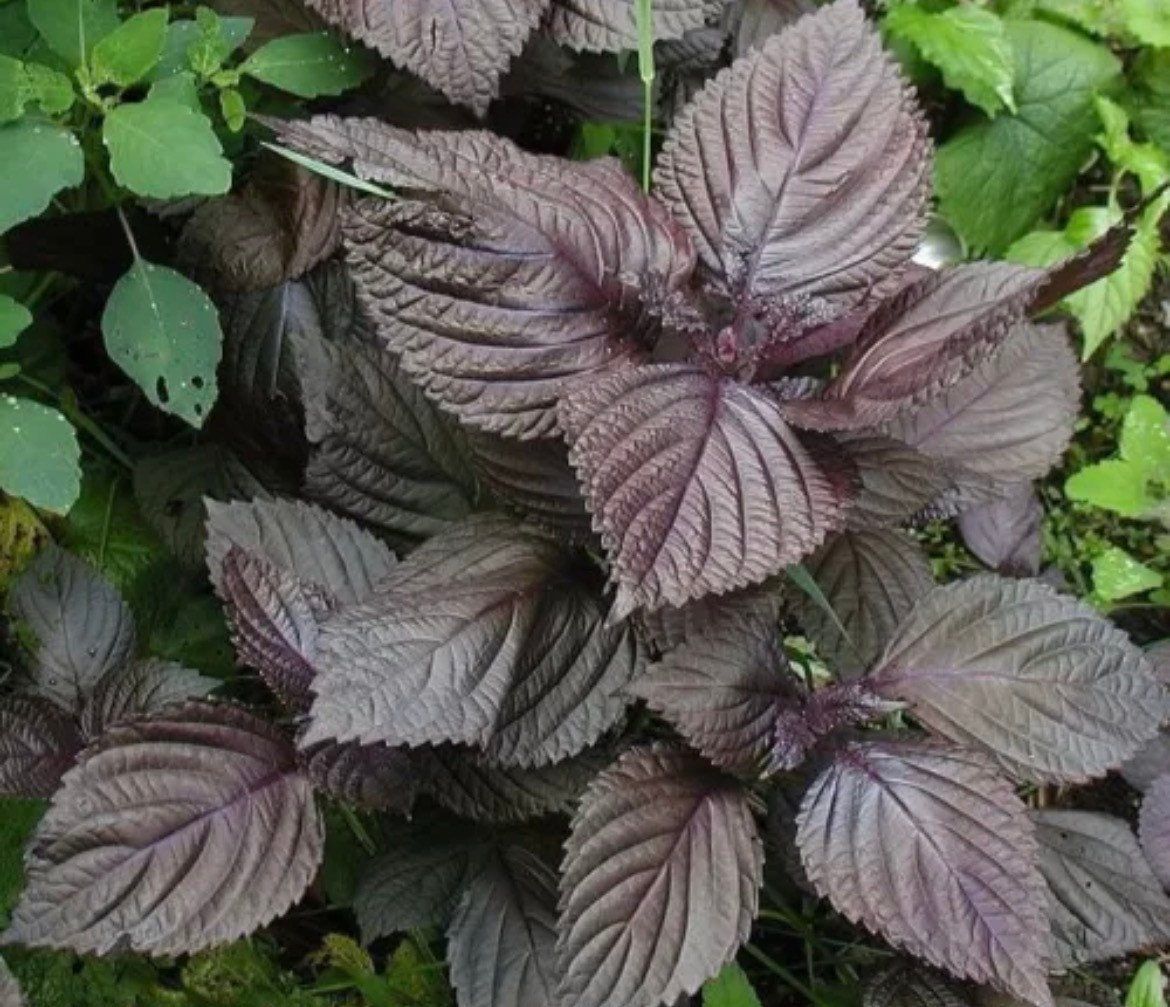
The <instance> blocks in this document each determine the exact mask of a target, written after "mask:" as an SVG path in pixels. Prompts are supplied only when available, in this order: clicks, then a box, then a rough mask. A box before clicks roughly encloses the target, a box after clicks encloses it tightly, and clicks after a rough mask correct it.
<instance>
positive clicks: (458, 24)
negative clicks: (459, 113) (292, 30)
mask: <svg viewBox="0 0 1170 1007" xmlns="http://www.w3.org/2000/svg"><path fill="white" fill-rule="evenodd" d="M548 5H549V0H411V2H410V3H400V2H398V0H309V6H310V7H312V8H313V9H314V10H316V11H318V12H319V13H320V14H321V15H322V16H323V17H324V18H325V20H326V21H328V22H329V23H330V24H333V25H336V26H337V27H338V28H341V29H342V30H344V31H345V32H347V33H348V34H350V35H352V36H353V37H354V38H356V39H358V40H359V41H361V42H364V43H366V45H368V46H371V47H372V48H374V49H377V50H378V52H380V53H381V54H382V55H383V56H387V57H389V58H390V59H392V60H393V61H394V62H395V63H397V64H398V65H399V66H402V67H405V68H406V69H408V70H410V71H411V72H412V73H415V74H418V76H420V77H421V78H422V79H423V80H425V81H426V82H427V83H428V84H429V85H430V86H431V87H433V88H435V89H437V90H439V91H442V92H443V94H445V95H446V96H447V97H448V98H449V99H450V100H451V101H453V102H455V103H456V104H460V105H467V106H469V107H470V108H472V109H473V110H474V111H475V112H476V113H477V114H478V115H483V113H484V112H486V111H487V107H488V104H489V103H490V102H491V100H492V99H493V98H494V97H495V96H496V95H497V94H499V89H500V75H501V74H502V73H503V72H504V71H505V70H506V69H507V68H508V64H509V63H510V62H511V60H512V57H513V56H515V55H517V54H518V53H519V52H520V50H521V49H522V48H523V46H524V41H525V39H527V38H528V35H529V33H530V32H531V31H532V30H533V29H534V28H535V27H536V26H537V24H538V23H539V21H540V19H541V16H542V15H543V14H544V12H545V10H546V9H547V8H548Z"/></svg>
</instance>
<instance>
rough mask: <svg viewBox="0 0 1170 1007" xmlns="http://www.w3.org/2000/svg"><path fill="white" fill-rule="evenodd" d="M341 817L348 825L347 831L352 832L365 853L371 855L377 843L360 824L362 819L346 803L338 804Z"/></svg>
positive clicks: (375, 851)
mask: <svg viewBox="0 0 1170 1007" xmlns="http://www.w3.org/2000/svg"><path fill="white" fill-rule="evenodd" d="M340 808H341V817H342V818H344V819H345V824H346V825H348V826H349V831H350V832H352V833H353V834H354V838H355V839H357V841H358V843H359V844H360V845H361V848H362V849H363V850H365V851H366V853H367V855H369V856H371V857H372V856H373V855H374V854H375V853H377V852H378V844H377V843H375V842H374V840H373V838H371V836H370V834H369V832H367V831H366V827H365V826H364V825H363V824H362V820H361V819H360V818H358V816H357V815H356V814H355V813H354V810H353V808H351V807H349V806H348V805H346V804H342V805H340Z"/></svg>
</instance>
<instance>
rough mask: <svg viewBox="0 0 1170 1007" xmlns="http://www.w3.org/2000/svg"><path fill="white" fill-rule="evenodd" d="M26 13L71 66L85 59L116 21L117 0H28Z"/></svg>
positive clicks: (45, 38) (52, 46) (114, 26)
mask: <svg viewBox="0 0 1170 1007" xmlns="http://www.w3.org/2000/svg"><path fill="white" fill-rule="evenodd" d="M28 16H29V20H30V21H32V23H33V24H34V25H35V26H36V29H37V31H39V32H40V33H41V37H42V38H43V39H44V40H45V41H46V42H47V43H48V45H49V48H50V49H52V50H53V52H55V53H56V54H57V55H58V56H60V57H61V58H62V59H64V60H65V61H66V62H68V63H69V64H70V65H71V66H80V65H81V64H82V63H83V62H84V61H85V60H86V59H88V58H89V54H90V52H91V50H92V49H93V47H94V45H95V44H96V43H97V42H98V41H100V40H101V39H102V38H104V37H105V36H106V35H108V34H109V33H110V32H112V31H113V30H114V29H115V28H117V27H118V23H119V22H118V5H117V2H116V0H28Z"/></svg>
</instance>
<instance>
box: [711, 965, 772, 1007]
mask: <svg viewBox="0 0 1170 1007" xmlns="http://www.w3.org/2000/svg"><path fill="white" fill-rule="evenodd" d="M703 1007H760V998H759V997H758V996H756V991H755V990H754V989H752V984H751V982H750V980H749V979H748V977H747V974H746V973H745V972H744V970H743V969H741V968H740V967H739V966H738V965H737V964H736V963H735V962H731V963H730V964H729V965H724V966H723V971H722V972H720V973H719V975H717V976H716V977H715V978H714V979H708V980H707V981H706V982H705V983H703Z"/></svg>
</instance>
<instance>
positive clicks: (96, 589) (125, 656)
mask: <svg viewBox="0 0 1170 1007" xmlns="http://www.w3.org/2000/svg"><path fill="white" fill-rule="evenodd" d="M8 607H9V611H10V612H11V613H12V615H13V616H14V617H15V618H17V619H20V620H21V621H23V622H24V623H25V624H26V625H27V627H28V629H29V630H30V631H31V632H32V635H33V637H34V638H35V639H36V641H37V646H36V651H35V664H34V667H33V682H32V686H31V691H33V692H34V693H36V694H37V695H41V696H44V697H46V698H47V699H51V700H52V701H53V702H55V703H56V704H57V705H58V706H61V707H63V708H64V709H66V710H72V711H74V712H76V711H77V710H79V709H80V706H81V703H82V701H83V700H84V698H85V696H87V695H88V694H89V693H90V692H91V691H92V690H93V688H94V686H95V685H96V684H97V683H98V680H99V679H101V678H102V676H103V675H105V674H106V673H107V672H109V671H111V670H113V669H117V668H120V667H121V666H122V665H124V664H126V663H127V662H129V660H130V658H131V657H132V656H133V655H134V648H135V643H136V635H137V634H136V633H135V630H134V617H133V615H132V614H131V612H130V609H129V608H128V607H127V606H126V603H125V602H124V601H123V600H122V598H121V596H120V595H119V594H118V592H117V591H116V590H115V589H114V586H113V585H112V584H110V583H109V582H108V581H107V580H105V579H104V578H103V577H102V576H101V575H100V574H98V573H97V571H95V570H94V569H93V567H91V566H90V565H89V564H88V563H85V562H84V561H82V560H80V559H78V558H77V557H76V556H73V555H72V554H70V553H67V552H65V551H64V550H63V549H58V548H57V547H56V546H49V547H48V548H46V549H45V550H43V551H42V552H41V554H40V555H39V556H38V557H37V558H36V559H35V560H34V561H33V563H32V564H31V565H30V566H29V568H28V569H27V570H26V571H25V572H24V573H23V574H22V575H21V576H20V578H19V579H18V580H17V581H16V582H15V583H14V584H13V585H12V590H11V592H10V594H9V596H8Z"/></svg>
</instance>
